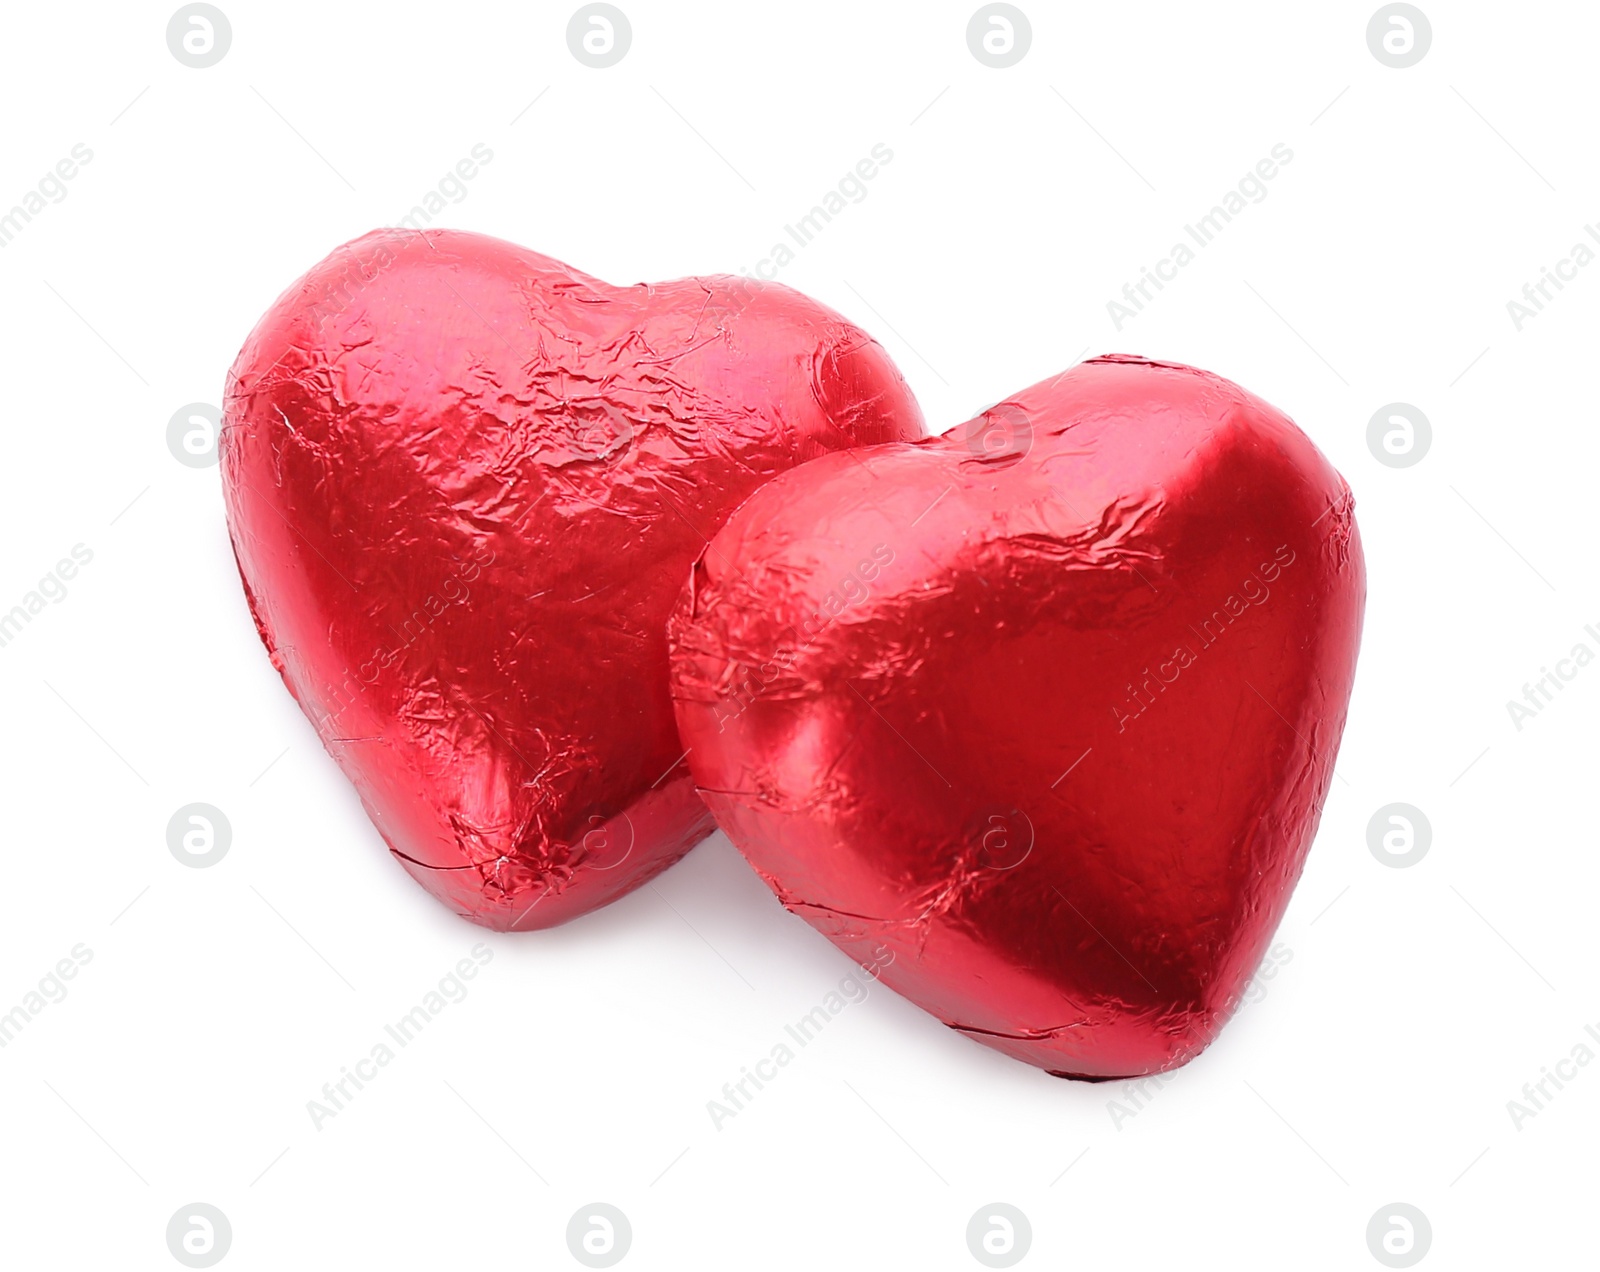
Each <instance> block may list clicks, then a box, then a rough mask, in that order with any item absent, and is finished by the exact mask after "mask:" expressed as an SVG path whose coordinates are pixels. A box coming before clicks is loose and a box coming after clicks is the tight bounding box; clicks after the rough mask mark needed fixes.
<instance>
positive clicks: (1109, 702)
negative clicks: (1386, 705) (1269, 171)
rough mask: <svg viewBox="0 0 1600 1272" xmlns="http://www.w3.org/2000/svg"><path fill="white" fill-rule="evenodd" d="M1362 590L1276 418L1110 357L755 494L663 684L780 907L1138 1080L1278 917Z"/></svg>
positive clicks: (1057, 1062) (1307, 450) (1347, 550)
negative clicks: (962, 421)
mask: <svg viewBox="0 0 1600 1272" xmlns="http://www.w3.org/2000/svg"><path fill="white" fill-rule="evenodd" d="M1365 591H1366V585H1365V572H1364V566H1363V562H1362V555H1361V548H1360V540H1359V537H1358V535H1357V531H1356V526H1355V521H1354V519H1353V511H1352V500H1351V497H1350V493H1349V490H1348V488H1347V487H1346V486H1345V484H1344V482H1343V480H1342V479H1341V478H1340V477H1339V476H1338V474H1337V473H1335V472H1334V470H1333V469H1332V468H1331V467H1330V466H1329V465H1328V463H1327V462H1326V461H1325V460H1324V459H1323V457H1322V456H1321V455H1320V454H1319V453H1318V452H1317V450H1316V449H1315V447H1314V446H1313V445H1312V444H1311V442H1310V441H1309V440H1308V439H1307V438H1306V437H1305V436H1304V435H1303V434H1302V433H1301V432H1300V431H1299V430H1298V429H1297V428H1296V427H1295V426H1294V425H1293V424H1292V423H1291V422H1290V421H1289V420H1288V419H1286V418H1285V417H1284V416H1283V415H1281V414H1280V413H1279V412H1277V411H1276V410H1274V409H1273V408H1272V407H1270V406H1268V405H1267V404H1266V403H1264V402H1262V401H1260V400H1259V399H1257V398H1255V397H1253V396H1251V395H1250V394H1248V393H1246V392H1244V391H1243V390H1241V389H1240V388H1238V387H1237V386H1235V385H1233V384H1230V383H1228V382H1227V381H1225V380H1222V379H1220V378H1218V377H1216V376H1213V375H1209V374H1206V373H1204V372H1200V371H1196V370H1194V369H1192V368H1188V367H1182V366H1177V365H1172V364H1163V363H1156V362H1150V361H1147V360H1143V359H1138V358H1133V357H1128V356H1122V355H1118V356H1113V357H1107V358H1100V359H1095V360H1093V361H1091V362H1088V363H1086V364H1083V365H1081V366H1078V367H1076V368H1074V369H1072V370H1070V371H1068V372H1066V373H1065V374H1063V375H1060V376H1057V377H1056V378H1055V379H1052V380H1048V381H1046V382H1044V383H1042V384H1038V385H1035V386H1034V387H1033V388H1031V389H1028V390H1027V391H1025V392H1023V393H1021V394H1018V395H1017V396H1016V397H1014V398H1012V399H1010V400H1009V401H1007V402H1004V403H1001V404H1000V405H999V406H996V407H994V408H992V409H991V410H990V411H988V412H986V413H985V414H984V415H983V416H981V417H979V418H978V419H976V420H973V421H971V422H969V423H968V424H966V425H963V426H961V427H959V428H957V429H956V430H954V431H953V432H951V433H949V434H946V435H944V436H942V437H939V438H934V439H929V440H926V441H923V442H920V443H917V444H906V445H889V446H883V447H878V448H875V449H873V450H871V451H867V452H863V453H861V454H859V455H853V456H835V457H830V458H828V459H824V460H821V461H819V462H818V463H816V464H814V465H809V466H807V467H806V468H804V469H800V470H797V471H795V472H791V473H788V474H786V475H784V476H783V477H780V478H778V479H776V480H775V481H774V482H772V483H771V484H770V485H768V486H766V487H764V488H763V489H762V490H761V491H759V492H757V494H756V495H755V496H753V497H752V498H751V499H750V500H749V502H747V503H746V504H745V505H744V506H743V507H742V508H741V509H740V510H739V511H738V512H737V513H736V514H735V515H734V516H733V517H732V518H731V519H730V520H729V522H728V524H727V525H726V526H725V527H724V528H723V529H722V531H721V532H720V533H719V534H718V535H717V536H716V537H715V538H714V539H713V540H712V542H711V545H710V547H709V548H708V550H707V551H706V552H705V554H704V555H703V556H702V557H701V559H700V561H699V563H698V564H697V566H696V568H695V572H694V575H693V578H692V580H691V583H690V586H689V588H688V589H687V590H686V591H685V594H684V596H683V599H682V600H681V601H680V604H679V607H678V609H677V611H676V612H675V614H674V616H673V621H672V626H671V642H672V648H673V663H672V675H673V695H674V698H675V702H676V709H677V716H678V722H679V728H680V732H681V734H682V737H683V740H684V744H685V745H686V746H688V747H690V748H691V750H690V754H689V760H688V763H689V765H690V767H691V768H692V770H693V772H694V774H695V777H696V779H697V781H698V782H699V784H700V786H701V788H702V792H703V794H704V795H705V797H706V799H707V802H708V803H709V804H710V806H711V808H712V809H713V811H714V812H715V813H716V816H717V820H718V822H719V823H720V824H721V825H722V827H723V828H724V829H726V830H727V831H728V833H729V835H730V836H731V837H732V838H733V840H734V842H735V843H736V844H737V845H738V847H739V848H740V850H741V851H742V852H743V853H744V854H745V856H746V857H747V858H748V859H749V860H750V862H751V863H752V864H753V865H754V866H755V867H756V869H757V870H758V871H759V872H760V873H761V875H762V876H763V877H764V878H765V879H766V880H767V882H768V883H769V885H770V886H771V887H772V889H773V890H774V891H775V892H776V893H777V895H778V896H779V898H780V899H781V900H782V901H783V903H784V904H785V905H786V906H788V907H789V909H791V910H792V911H794V912H795V913H797V914H799V915H801V916H803V917H804V918H805V919H806V920H807V921H808V922H810V923H811V924H812V926H814V927H816V928H817V929H818V930H819V931H821V932H823V933H824V934H826V935H827V936H828V937H830V938H831V939H832V940H833V941H834V942H835V943H836V944H837V945H839V946H840V947H841V948H842V949H844V950H845V951H847V952H848V953H849V954H851V956H852V957H854V958H856V959H857V960H858V961H860V962H861V963H863V964H864V965H868V966H872V967H874V968H875V969H877V974H878V975H880V976H881V978H882V979H883V980H884V982H885V983H887V984H888V985H890V986H891V987H892V988H894V989H896V990H898V991H899V992H900V993H902V994H904V995H906V996H907V997H909V998H910V999H912V1000H913V1001H914V1002H916V1003H918V1004H919V1005H921V1006H922V1007H924V1008H925V1009H927V1010H928V1011H930V1012H932V1013H933V1014H934V1015H936V1016H938V1017H939V1018H940V1019H941V1020H943V1021H944V1022H946V1023H947V1024H949V1025H950V1026H952V1027H953V1028H955V1029H958V1030H961V1031H962V1032H964V1033H966V1034H967V1035H969V1036H970V1037H972V1038H974V1039H976V1040H977V1041H979V1042H981V1043H985V1044H987V1045H989V1046H991V1047H995V1048H997V1049H999V1050H1000V1051H1003V1052H1005V1053H1006V1054H1008V1055H1011V1056H1014V1057H1016V1058H1018V1059H1021V1060H1024V1061H1027V1062H1028V1063H1030V1064H1034V1065H1038V1066H1040V1067H1042V1068H1044V1069H1047V1070H1049V1071H1050V1072H1052V1073H1056V1074H1060V1075H1063V1076H1071V1077H1082V1078H1109V1077H1120V1076H1131V1075H1139V1074H1149V1073H1155V1072H1159V1071H1162V1070H1166V1069H1170V1068H1172V1067H1174V1066H1176V1065H1179V1064H1181V1063H1183V1062H1184V1061H1185V1060H1187V1059H1189V1058H1191V1057H1192V1056H1193V1055H1195V1054H1196V1053H1197V1052H1198V1051H1199V1050H1200V1049H1201V1048H1203V1047H1204V1046H1205V1045H1206V1044H1207V1043H1208V1042H1209V1041H1210V1040H1211V1039H1212V1038H1213V1037H1214V1036H1215V1034H1216V1032H1217V1030H1218V1029H1219V1028H1220V1027H1221V1026H1222V1024H1223V1023H1224V1022H1225V1021H1226V1019H1227V1018H1228V1016H1229V1015H1230V1014H1231V1013H1232V1011H1233V1009H1234V1008H1235V1006H1236V1005H1237V1004H1238V1003H1239V1001H1240V999H1241V996H1242V995H1243V994H1244V991H1245V989H1246V987H1247V984H1248V982H1249V979H1250V977H1251V975H1252V973H1253V971H1254V969H1255V968H1256V966H1257V964H1258V962H1259V960H1260V959H1261V957H1262V954H1263V952H1264V950H1265V949H1266V946H1267V944H1268V942H1269V940H1270V939H1271V936H1272V933H1273V931H1274V929H1275V928H1276V926H1277V924H1278V922H1279V920H1280V918H1281V917H1282V915H1283V912H1284V908H1285V906H1286V905H1287V903H1288V900H1289V896H1290V892H1291V890H1292V888H1293V886H1294V884H1295V882H1296V880H1297V879H1298V878H1299V875H1300V872H1301V868H1302V866H1303V863H1304V861H1305V856H1306V852H1307V849H1308V848H1309V846H1310V843H1311V840H1312V837H1313V835H1314V833H1315V830H1316V825H1317V821H1318V818H1319V816H1320V813H1321V808H1322V804H1323V800H1324V798H1325V796H1326V794H1327V791H1328V785H1329V782H1330V780H1331V777H1332V771H1333V763H1334V756H1335V752H1336V750H1337V747H1338V743H1339V738H1340V734H1341V732H1342V730H1343V727H1344V719H1345V712H1346V707H1347V704H1348V701H1349V696H1350V689H1351V682H1352V679H1353V676H1354V672H1355V662H1356V652H1357V646H1358V643H1359V638H1360V628H1361V616H1362V608H1363V604H1364V600H1365Z"/></svg>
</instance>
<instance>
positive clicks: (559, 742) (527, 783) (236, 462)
mask: <svg viewBox="0 0 1600 1272" xmlns="http://www.w3.org/2000/svg"><path fill="white" fill-rule="evenodd" d="M921 436H922V427H921V415H920V412H919V411H918V409H917V406H916V404H915V402H914V400H913V399H912V397H911V395H910V393H909V391H908V390H907V388H906V386H905V384H904V382H903V381H902V379H901V378H900V376H899V373H898V372H897V371H896V370H895V369H894V367H893V365H892V364H891V363H890V361H889V360H888V358H887V356H886V355H885V354H884V353H883V351H882V350H881V349H880V348H879V347H878V346H877V345H876V344H875V343H873V342H872V341H871V340H870V339H869V338H868V337H866V336H865V335H864V334H863V333H862V332H861V331H859V330H858V329H856V328H855V327H853V326H852V325H851V324H849V323H848V322H846V321H844V320H843V319H842V318H841V317H840V316H839V315H837V314H835V313H833V312H832V311H831V310H828V309H826V308H824V307H823V306H821V305H818V304H816V303H814V302H812V301H810V300H807V299H806V298H805V297H803V296H801V295H799V294H798V293H795V292H793V291H790V290H789V289H787V288H784V287H780V286H776V285H772V284H761V283H755V282H752V281H748V280H744V279H738V278H730V277H713V278H690V279H683V280H680V281H676V282H670V283H664V284H659V285H653V286H645V285H640V286H637V287H631V288H617V287H612V286H609V285H607V284H605V283H602V282H600V281H598V280H596V279H593V278H589V277H586V276H585V275H583V274H580V273H578V272H577V271H575V270H572V269H569V268H568V267H567V266H565V265H562V264H561V263H560V262H558V261H554V260H551V259H550V258H548V257H545V256H541V255H539V254H537V253H535V252H530V251H526V250H524V249H521V248H518V247H514V246H512V245H511V244H508V243H504V242H501V241H499V240H496V239H491V238H486V237H483V236H480V235H474V234H466V233H458V232H452V231H439V232H427V233H415V232H409V231H399V230H393V231H379V232H376V233H373V234H369V235H367V236H366V237H364V238H362V239H359V240H357V241H355V242H353V243H351V244H348V245H347V246H345V247H342V248H340V249H339V250H337V251H336V252H334V253H333V254H332V255H331V256H329V257H328V258H327V259H326V260H325V261H323V262H322V263H321V264H320V265H318V266H317V267H316V268H314V269H313V270H311V272H310V273H308V274H307V275H306V276H305V277H304V278H302V279H301V280H300V281H299V282H297V283H296V284H295V285H294V286H292V287H291V288H290V289H289V290H288V291H286V292H285V293H284V294H283V296H282V297H280V298H279V299H278V301H277V302H276V303H275V304H274V305H273V307H272V309H271V310H270V311H269V312H268V313H267V315H266V316H265V317H264V318H263V319H262V320H261V322H260V324H259V325H258V326H257V328H256V329H255V331H254V333H253V334H252V335H251V336H250V338H249V340H248V341H247V342H246V344H245V346H244V348H243V350H242V351H241V353H240V354H239V357H238V360H237V362H236V363H235V365H234V367H233V370H232V372H231V374H230V376H229V383H228V389H227V397H226V407H225V422H224V428H223V433H222V443H221V446H222V473H223V482H224V494H225V498H226V503H227V511H228V524H229V529H230V532H231V535H232V539H233V545H234V551H235V555H236V556H237V558H238V563H239V570H240V574H241V575H242V577H243V579H244V584H245V589H246V592H247V593H248V597H249V601H250V607H251V611H252V613H253V614H254V617H255V620H256V625H257V627H258V628H259V630H260V633H261V638H262V640H263V641H264V642H265V644H266V647H267V649H268V651H269V652H270V654H271V656H272V661H273V664H274V666H276V667H277V668H278V670H279V671H280V672H281V673H282V675H283V679H284V681H285V683H286V684H287V685H288V687H289V689H290V691H291V692H292V693H293V694H294V696H295V698H296V700H297V701H298V702H299V704H300V706H301V707H302V709H303V710H304V711H305V713H306V715H307V716H308V717H309V718H310V719H311V720H312V721H313V723H314V724H315V725H316V728H317V731H318V733H319V734H320V736H321V738H322V741H323V743H324V745H325V746H326V747H327V749H328V751H329V752H330V753H331V754H332V755H333V757H334V758H335V759H336V760H337V761H338V763H339V765H340V767H341V768H342V769H343V770H344V772H345V773H346V774H347V775H348V776H349V778H350V780H351V781H352V782H353V783H354V784H355V786H356V788H357V790H358V791H359V792H360V795H361V798H362V801H363V803H364V804H365V806H366V808H367V811H368V813H369V814H370V815H371V817H372V820H373V821H374V823H375V824H376V825H377V827H378V829H379V830H380V831H381V832H382V835H383V837H384V839H385V841H386V842H387V843H388V845H389V847H390V849H391V851H392V852H393V853H394V855H395V856H396V857H398V858H399V859H400V860H401V862H402V863H403V864H404V865H405V868H406V869H407V870H409V871H410V872H411V874H412V875H413V876H414V877H415V878H416V879H417V880H419V881H420V882H421V883H422V884H423V885H424V886H425V887H426V888H428V889H429V891H431V892H433V893H434V894H435V895H436V896H437V897H439V899H440V900H442V901H443V902H445V903H446V904H447V905H449V906H451V907H452V908H453V909H455V910H456V911H457V912H459V913H460V914H462V915H464V916H466V917H468V918H471V919H473V920H475V921H477V922H479V923H483V924H485V925H488V926H490V927H494V928H499V929H511V928H535V927H548V926H551V925H552V924H555V923H559V922H562V921H564V920H566V919H569V918H572V917H574V916H575V915H578V914H582V913H584V912H586V911H588V910H592V909H594V908H595V907H597V906H600V905H603V904H605V903H606V902H607V901H610V900H612V899H614V898H616V897H618V896H620V895H622V894H623V893H625V892H627V891H629V890H631V889H632V888H635V887H638V886H639V885H640V884H642V883H644V882H645V881H647V880H648V879H650V878H651V877H652V876H654V875H655V874H657V873H658V872H659V871H661V870H663V869H664V868H666V867H667V866H668V865H670V864H671V863H672V862H673V861H675V860H677V859H678V858H679V857H681V856H682V855H683V854H684V853H685V852H687V851H688V850H689V848H690V847H691V846H693V844H694V843H695V842H697V841H698V840H699V839H700V838H702V837H703V836H704V835H705V834H707V833H708V832H709V830H710V829H711V820H710V816H709V814H708V813H707V811H706V808H705V806H704V805H703V804H702V803H701V801H700V799H699V798H698V797H697V795H696V794H695V791H694V788H693V783H692V781H691V779H690V777H689V774H688V772H687V770H686V768H685V767H684V766H683V764H682V763H681V760H682V756H683V752H684V749H685V748H684V746H683V744H681V743H680V742H679V740H678V736H677V731H676V728H675V725H674V722H673V716H672V707H671V702H670V700H669V697H668V687H667V650H666V638H665V625H666V619H667V616H668V613H669V611H670V610H671V607H672V605H673V603H674V601H675V599H676V597H677V595H678V593H679V591H680V590H681V588H682V586H683V583H684V580H685V578H686V577H687V575H688V572H689V569H690V566H691V563H692V562H693V561H694V559H695V558H696V557H697V556H698V555H699V553H700V552H702V551H703V550H704V548H705V543H706V539H707V537H708V536H709V535H711V534H713V533H714V532H715V531H716V530H717V528H718V527H719V526H720V524H721V523H722V521H723V520H724V519H725V517H726V516H727V515H728V513H729V512H730V511H731V510H732V509H733V508H735V507H736V506H737V505H738V504H739V503H740V502H741V501H742V500H743V499H745V498H746V497H747V496H748V495H749V494H750V493H751V492H752V491H754V490H755V489H756V488H757V487H759V486H760V485H761V484H762V483H763V482H765V481H767V480H768V479H770V478H771V477H773V476H774V475H776V474H778V473H781V472H783V471H785V470H787V469H789V468H791V467H793V466H794V465H796V464H798V463H800V462H802V461H805V460H809V459H814V458H816V457H818V456H822V455H826V454H828V453H829V452H832V451H837V450H840V449H842V448H845V447H850V446H855V445H861V444H866V443H873V442H884V441H891V440H908V439H912V438H917V437H921Z"/></svg>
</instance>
